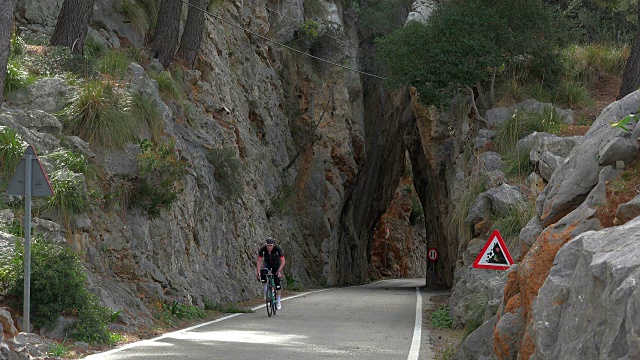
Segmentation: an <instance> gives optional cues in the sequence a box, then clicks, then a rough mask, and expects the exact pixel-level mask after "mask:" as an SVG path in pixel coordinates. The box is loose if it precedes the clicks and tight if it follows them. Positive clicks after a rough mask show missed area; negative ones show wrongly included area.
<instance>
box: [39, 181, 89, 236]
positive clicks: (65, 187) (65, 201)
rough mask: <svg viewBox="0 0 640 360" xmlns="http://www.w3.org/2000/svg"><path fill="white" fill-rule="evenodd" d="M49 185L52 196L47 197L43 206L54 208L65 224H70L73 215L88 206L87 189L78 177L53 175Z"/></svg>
mask: <svg viewBox="0 0 640 360" xmlns="http://www.w3.org/2000/svg"><path fill="white" fill-rule="evenodd" d="M65 176H66V175H65ZM51 187H53V196H51V197H49V198H48V200H47V202H46V204H45V206H44V208H45V209H53V210H55V211H56V212H57V213H58V217H59V218H60V219H61V220H62V221H63V223H64V224H65V225H66V226H68V225H69V224H70V221H71V217H72V216H73V215H75V214H81V213H83V212H85V211H87V209H88V208H89V202H88V199H87V191H86V190H85V187H84V183H82V182H81V181H80V179H77V178H60V177H53V179H52V180H51Z"/></svg>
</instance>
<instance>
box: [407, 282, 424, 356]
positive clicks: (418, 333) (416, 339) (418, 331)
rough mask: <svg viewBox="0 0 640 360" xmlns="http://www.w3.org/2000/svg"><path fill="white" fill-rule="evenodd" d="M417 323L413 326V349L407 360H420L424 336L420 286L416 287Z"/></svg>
mask: <svg viewBox="0 0 640 360" xmlns="http://www.w3.org/2000/svg"><path fill="white" fill-rule="evenodd" d="M416 296H417V298H418V299H417V300H416V323H415V326H414V328H413V340H411V350H409V357H407V360H418V356H419V355H420V339H421V338H422V294H420V288H419V287H416Z"/></svg>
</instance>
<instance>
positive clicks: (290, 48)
mask: <svg viewBox="0 0 640 360" xmlns="http://www.w3.org/2000/svg"><path fill="white" fill-rule="evenodd" d="M179 1H180V2H182V3H183V4H187V5H188V6H191V7H193V8H194V9H197V10H199V11H202V12H203V13H205V14H206V15H209V16H211V17H212V18H215V19H217V20H219V21H221V22H223V23H225V24H227V25H230V26H233V27H235V28H237V29H240V30H242V31H244V32H248V33H250V34H252V35H255V36H257V37H259V38H261V39H263V40H266V41H269V42H272V43H274V44H276V45H279V46H282V47H284V48H285V49H288V50H291V51H294V52H297V53H299V54H301V55H304V56H307V57H310V58H312V59H314V60H318V61H321V62H324V63H327V64H329V65H333V66H337V67H340V68H343V69H345V70H349V71H353V72H357V73H359V74H362V75H366V76H371V77H374V78H378V79H382V80H386V79H387V78H385V77H382V76H379V75H375V74H371V73H368V72H364V71H361V70H356V69H353V68H350V67H348V66H344V65H340V64H338V63H335V62H332V61H329V60H325V59H323V58H320V57H317V56H314V55H311V54H307V53H305V52H304V51H300V50H298V49H295V48H292V47H291V46H287V45H285V44H283V43H280V42H278V41H275V40H273V39H269V38H268V37H266V36H263V35H260V34H258V33H256V32H254V31H251V30H248V29H245V28H243V27H242V26H240V25H236V24H234V23H232V22H230V21H228V20H225V19H223V18H221V17H219V16H217V15H214V14H212V13H210V12H208V11H206V10H205V9H202V8H200V7H198V6H195V5H193V4H190V3H189V2H188V1H186V0H179Z"/></svg>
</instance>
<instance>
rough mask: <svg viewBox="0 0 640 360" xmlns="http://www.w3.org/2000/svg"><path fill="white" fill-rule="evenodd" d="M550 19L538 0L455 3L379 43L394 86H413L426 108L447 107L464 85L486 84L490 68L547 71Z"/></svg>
mask: <svg viewBox="0 0 640 360" xmlns="http://www.w3.org/2000/svg"><path fill="white" fill-rule="evenodd" d="M552 18H553V17H552V13H551V11H550V10H549V8H548V7H546V6H544V4H543V3H542V2H541V1H539V0H532V1H530V0H516V1H511V0H498V1H489V0H472V1H464V2H463V1H457V0H453V1H447V2H442V3H441V4H440V6H438V7H437V8H436V9H435V10H434V12H433V14H432V15H431V18H430V20H429V22H428V23H427V24H422V23H420V22H411V23H409V24H407V25H406V26H405V27H403V28H401V29H398V30H396V31H394V32H393V33H392V34H390V35H389V36H387V37H385V38H383V39H379V40H378V41H376V44H377V45H378V51H379V58H380V59H382V60H385V61H386V62H387V64H388V65H389V69H390V71H391V74H392V77H391V79H390V80H389V84H390V85H395V86H399V85H413V86H415V87H416V88H417V89H418V92H419V94H420V97H421V101H423V102H424V103H425V104H429V105H436V106H444V105H445V104H447V103H448V101H449V99H450V98H451V96H452V94H453V93H455V91H457V90H458V89H460V87H464V86H473V85H475V84H476V83H478V82H482V81H487V80H488V79H489V77H490V76H491V72H490V71H489V70H490V69H494V68H495V69H497V68H500V67H501V66H506V65H508V64H509V62H510V61H511V60H512V59H524V60H525V62H526V63H527V64H529V65H530V66H533V65H535V67H537V68H541V69H546V68H547V67H545V66H543V64H545V63H549V62H551V61H553V60H554V59H556V58H557V56H556V54H555V53H553V51H552V50H553V48H554V47H553V44H554V43H555V42H556V41H557V37H556V36H554V34H555V33H554V32H553V22H552ZM425 44H428V46H425ZM548 75H549V74H539V76H548Z"/></svg>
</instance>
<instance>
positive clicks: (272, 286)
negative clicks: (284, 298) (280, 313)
mask: <svg viewBox="0 0 640 360" xmlns="http://www.w3.org/2000/svg"><path fill="white" fill-rule="evenodd" d="M266 276H267V294H266V297H265V302H266V308H267V315H269V317H271V314H273V315H275V314H276V310H278V307H277V304H278V302H277V300H276V283H275V280H273V276H274V275H273V273H271V269H269V271H268V272H267V274H266Z"/></svg>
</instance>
